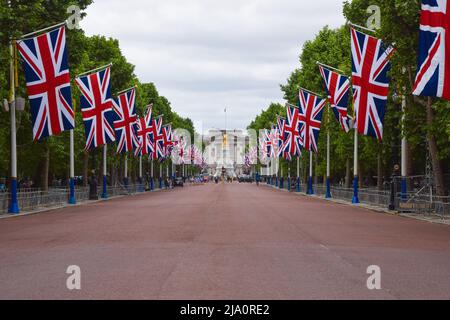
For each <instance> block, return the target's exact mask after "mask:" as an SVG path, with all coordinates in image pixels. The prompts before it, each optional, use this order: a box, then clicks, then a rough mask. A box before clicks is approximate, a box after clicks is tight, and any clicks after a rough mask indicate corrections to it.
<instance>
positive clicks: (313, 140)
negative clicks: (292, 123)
mask: <svg viewBox="0 0 450 320" xmlns="http://www.w3.org/2000/svg"><path fill="white" fill-rule="evenodd" d="M299 96H300V109H299V113H300V115H299V118H300V119H299V122H300V136H301V137H302V141H303V147H304V148H305V149H306V150H308V151H314V152H315V153H317V152H318V150H319V149H318V147H317V145H318V141H319V133H320V126H321V124H322V117H323V111H324V107H325V103H326V100H325V99H322V98H320V97H318V96H316V95H315V94H312V93H310V92H307V91H305V90H303V89H300V94H299Z"/></svg>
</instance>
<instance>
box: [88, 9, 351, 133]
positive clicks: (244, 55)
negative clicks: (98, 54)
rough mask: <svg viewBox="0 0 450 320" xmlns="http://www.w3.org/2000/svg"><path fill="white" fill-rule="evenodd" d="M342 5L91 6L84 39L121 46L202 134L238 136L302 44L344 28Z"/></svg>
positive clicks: (278, 98) (274, 95)
mask: <svg viewBox="0 0 450 320" xmlns="http://www.w3.org/2000/svg"><path fill="white" fill-rule="evenodd" d="M341 12H342V2H341V0H316V1H314V2H311V1H298V0H297V1H295V0H246V1H242V0H229V1H221V2H219V1H211V0H210V1H207V0H190V1H176V0H165V1H154V0H152V1H138V0H128V1H121V0H97V1H96V2H95V3H94V4H93V5H91V6H90V7H89V8H88V10H87V14H88V15H87V17H86V18H85V20H84V21H83V22H82V27H83V29H84V30H85V31H86V32H87V34H89V35H91V34H102V35H105V36H111V37H114V38H117V39H119V41H120V44H121V47H122V49H123V53H124V54H125V55H126V56H127V58H128V60H129V61H130V62H131V63H133V64H135V65H136V73H137V75H138V76H139V78H140V80H141V81H143V82H154V83H155V84H156V86H157V87H158V90H159V91H160V93H161V94H162V95H165V96H166V97H167V98H168V99H169V100H170V101H171V102H172V107H173V108H174V110H175V111H176V112H178V113H179V114H180V115H182V116H188V117H190V118H191V119H192V120H193V121H194V122H201V121H203V125H204V126H206V127H223V126H224V124H225V122H224V119H223V117H224V115H223V110H224V108H225V106H228V108H229V115H228V123H229V127H233V128H234V127H236V128H244V127H246V126H247V125H248V124H249V123H250V121H251V120H252V119H253V118H254V117H255V116H256V115H257V114H258V113H259V112H261V110H262V109H263V108H265V107H267V106H268V105H269V103H271V102H282V93H281V92H280V90H279V84H280V83H283V82H285V80H286V79H287V78H288V76H289V74H290V72H292V71H293V70H294V68H296V67H298V55H299V53H300V49H301V46H302V45H303V43H304V42H305V41H306V40H308V39H312V38H313V37H314V35H315V34H317V32H318V31H319V30H320V29H321V28H322V27H323V26H325V25H330V26H332V27H336V26H339V25H340V24H342V23H344V19H343V17H342V13H341Z"/></svg>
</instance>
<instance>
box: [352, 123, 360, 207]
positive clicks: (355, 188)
mask: <svg viewBox="0 0 450 320" xmlns="http://www.w3.org/2000/svg"><path fill="white" fill-rule="evenodd" d="M358 144H359V142H358V130H357V129H356V127H355V146H354V147H355V154H354V164H353V168H354V169H353V176H354V178H353V200H352V203H354V204H358V203H359V195H358V191H359V190H358V189H359V180H358Z"/></svg>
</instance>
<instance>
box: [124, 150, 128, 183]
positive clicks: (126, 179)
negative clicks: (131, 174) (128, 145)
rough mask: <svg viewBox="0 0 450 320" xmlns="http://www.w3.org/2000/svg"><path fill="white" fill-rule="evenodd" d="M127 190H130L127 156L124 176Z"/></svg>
mask: <svg viewBox="0 0 450 320" xmlns="http://www.w3.org/2000/svg"><path fill="white" fill-rule="evenodd" d="M124 184H125V188H128V155H127V154H126V155H125V174H124Z"/></svg>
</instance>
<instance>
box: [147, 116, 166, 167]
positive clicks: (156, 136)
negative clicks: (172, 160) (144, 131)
mask: <svg viewBox="0 0 450 320" xmlns="http://www.w3.org/2000/svg"><path fill="white" fill-rule="evenodd" d="M162 124H163V117H162V116H159V117H157V118H156V119H153V121H152V125H151V127H150V128H151V132H150V141H151V144H152V153H151V156H152V158H153V160H159V161H161V162H162V161H164V160H165V156H166V154H165V151H164V135H163V130H162V128H163V125H162Z"/></svg>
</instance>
